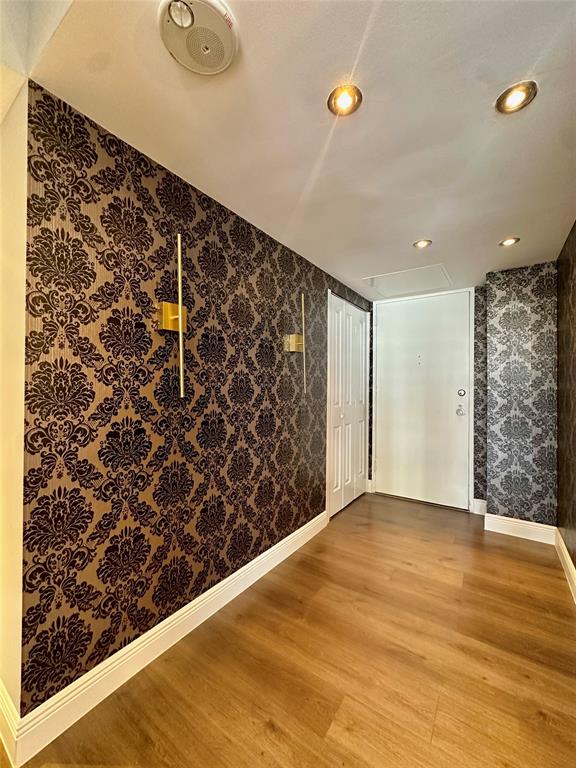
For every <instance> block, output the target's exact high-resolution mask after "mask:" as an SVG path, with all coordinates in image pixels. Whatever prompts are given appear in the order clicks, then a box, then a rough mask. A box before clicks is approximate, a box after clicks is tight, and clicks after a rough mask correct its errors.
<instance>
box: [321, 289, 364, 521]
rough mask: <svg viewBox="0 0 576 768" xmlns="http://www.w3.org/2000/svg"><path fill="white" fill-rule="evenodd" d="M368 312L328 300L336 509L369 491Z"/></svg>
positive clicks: (330, 448)
mask: <svg viewBox="0 0 576 768" xmlns="http://www.w3.org/2000/svg"><path fill="white" fill-rule="evenodd" d="M367 350H368V316H367V313H366V312H363V311H362V310H360V309H358V308H357V307H355V306H353V305H352V304H349V303H348V302H347V301H344V300H343V299H340V298H339V297H337V296H334V295H333V294H330V295H329V302H328V435H327V439H328V444H327V505H328V511H329V513H330V514H331V515H333V514H335V513H336V512H338V511H339V510H341V509H342V508H343V507H345V506H346V505H347V504H350V502H351V501H353V500H354V499H355V498H357V497H358V496H360V495H361V494H362V493H364V492H365V490H366V479H367V437H368V430H367V420H368V387H367V383H368V379H367V369H366V366H367V360H368V351H367Z"/></svg>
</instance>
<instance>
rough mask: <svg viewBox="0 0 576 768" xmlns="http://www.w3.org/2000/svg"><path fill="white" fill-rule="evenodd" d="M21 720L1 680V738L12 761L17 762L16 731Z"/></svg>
mask: <svg viewBox="0 0 576 768" xmlns="http://www.w3.org/2000/svg"><path fill="white" fill-rule="evenodd" d="M19 720H20V715H19V714H18V710H17V709H16V707H15V705H14V702H13V701H12V699H11V697H10V695H9V694H8V691H7V690H6V687H5V686H4V683H3V682H2V680H0V739H1V740H2V744H4V749H5V750H6V753H7V754H8V757H9V758H10V760H11V761H12V763H15V753H16V732H17V730H18V721H19ZM0 749H1V746H0Z"/></svg>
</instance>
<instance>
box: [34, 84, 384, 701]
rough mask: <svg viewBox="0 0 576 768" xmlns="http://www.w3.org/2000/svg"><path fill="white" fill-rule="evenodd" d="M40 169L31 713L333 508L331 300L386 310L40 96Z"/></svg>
mask: <svg viewBox="0 0 576 768" xmlns="http://www.w3.org/2000/svg"><path fill="white" fill-rule="evenodd" d="M28 160H29V200H28V225H29V232H28V253H27V267H28V270H27V275H28V277H27V280H28V282H27V345H26V361H27V375H26V423H25V484H24V498H25V522H24V552H25V561H24V621H23V624H24V648H23V673H22V681H23V693H22V707H21V709H22V713H23V714H24V713H26V712H29V711H30V710H32V709H33V708H34V707H35V706H37V705H38V704H40V703H41V702H43V701H45V700H46V699H48V698H49V697H50V696H52V695H53V694H54V693H56V692H57V691H58V690H61V689H62V688H63V687H64V686H66V685H68V684H69V683H70V682H72V681H73V680H74V679H76V678H77V677H79V676H80V675H82V674H83V673H85V672H86V671H88V670H89V669H90V668H91V667H93V666H94V665H96V664H98V663H99V662H101V661H103V660H104V659H105V658H107V657H108V656H110V655H111V654H113V653H114V652H115V651H117V650H119V649H120V648H122V647H123V646H125V645H126V644H128V643H129V642H131V641H132V640H134V639H135V638H136V637H138V636H139V635H140V634H141V633H143V632H145V631H146V630H148V629H150V628H151V627H153V626H154V625H155V624H156V623H157V622H158V621H160V620H161V619H163V618H165V617H166V616H169V615H170V614H171V613H173V612H174V611H176V610H177V609H178V608H180V607H181V606H183V605H184V604H186V603H187V602H188V601H190V600H192V599H193V598H195V597H197V596H198V595H200V594H201V593H202V592H203V591H205V590H206V589H208V588H209V587H211V586H213V585H214V584H216V583H217V582H218V581H220V580H221V579H223V578H225V577H226V576H228V575H229V574H231V573H233V572H234V571H235V570H237V569H238V568H240V567H241V566H242V565H244V564H245V563H247V562H249V561H250V560H251V559H253V558H254V557H256V556H257V555H258V554H260V553H261V552H263V551H264V550H266V549H268V548H269V547H270V546H272V545H273V544H275V543H276V542H278V541H279V540H281V539H282V538H284V537H285V536H286V535H288V534H289V533H290V532H292V531H293V530H295V529H296V528H298V527H300V526H301V525H303V524H304V523H306V522H307V521H308V520H310V519H312V518H313V517H314V516H315V515H317V514H319V513H320V512H322V511H323V509H324V506H325V499H324V495H325V433H326V430H325V426H326V425H325V402H326V401H325V397H326V332H327V329H326V310H327V289H328V288H330V289H331V290H332V291H334V292H336V293H338V294H340V295H342V296H343V297H344V298H346V299H348V300H350V301H353V302H355V303H357V304H358V305H360V306H361V307H362V308H363V309H370V302H368V301H366V300H365V299H362V298H361V297H360V296H358V295H357V294H355V293H354V292H353V291H351V290H350V289H348V288H346V287H345V286H343V285H341V284H340V283H338V282H337V281H336V280H334V279H333V278H331V277H330V276H329V275H327V274H326V273H324V272H322V271H321V270H320V269H317V268H316V267H314V266H313V265H312V264H310V263H309V262H307V261H305V260H304V259H302V258H301V257H299V256H297V255H296V254H295V253H293V252H292V251H290V250H289V249H287V248H285V247H284V246H282V245H281V244H279V243H277V242H276V241H274V240H273V239H272V238H270V237H269V236H267V235H265V234H264V233H263V232H261V231H259V230H258V229H256V228H255V227H253V226H252V225H250V224H248V223H247V222H246V221H244V220H243V219H241V218H239V217H238V216H236V215H235V214H233V213H231V212H230V211H229V210H227V209H226V208H224V207H222V206H221V205H219V204H218V203H217V202H215V201H214V200H212V199H210V198H208V197H207V196H206V195H203V194H202V193H200V192H198V191H197V190H196V189H194V188H193V187H191V186H190V185H189V184H187V183H186V182H184V181H183V180H182V179H179V178H178V177H176V176H174V175H173V174H171V173H169V172H168V171H166V170H165V169H164V168H162V167H160V166H159V165H157V164H156V163H154V162H152V161H151V160H149V159H148V158H147V157H145V156H144V155H142V154H141V153H139V152H138V151H137V150H135V149H134V148H132V147H130V146H128V145H126V144H125V143H123V142H122V141H120V140H119V139H117V138H116V137H115V136H112V135H111V134H109V133H107V132H106V131H104V130H103V129H102V128H100V127H98V126H97V125H95V124H94V123H93V122H91V121H90V120H88V119H87V118H85V117H84V116H82V115H81V114H79V113H78V112H76V111H74V110H73V109H72V108H71V107H69V106H68V105H67V104H64V103H63V102H62V101H60V100H58V99H56V98H55V97H53V96H52V95H50V94H49V93H47V92H46V91H44V90H43V89H41V88H40V87H39V86H37V85H35V84H31V86H30V113H29V158H28ZM178 232H181V233H182V239H183V246H184V302H185V305H186V307H187V310H188V324H187V330H186V339H185V348H186V351H185V363H186V376H185V379H186V382H185V384H186V396H185V398H184V399H181V398H180V396H179V382H178V366H177V346H176V338H175V335H174V334H171V333H163V332H159V331H158V330H156V329H155V328H154V305H155V303H156V302H157V301H159V300H168V301H174V300H175V296H176V268H175V256H174V254H175V238H176V234H177V233H178ZM300 291H304V293H305V294H306V304H307V361H306V362H307V369H308V382H309V386H308V392H309V394H308V395H307V396H304V394H303V389H302V357H301V356H300V355H290V354H287V353H284V351H283V346H282V336H283V334H285V333H290V332H295V331H298V330H299V329H300V303H299V302H300Z"/></svg>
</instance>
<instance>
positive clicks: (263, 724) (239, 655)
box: [28, 496, 576, 768]
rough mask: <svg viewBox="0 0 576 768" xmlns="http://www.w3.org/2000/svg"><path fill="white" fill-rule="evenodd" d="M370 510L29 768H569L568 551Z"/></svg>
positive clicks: (286, 567)
mask: <svg viewBox="0 0 576 768" xmlns="http://www.w3.org/2000/svg"><path fill="white" fill-rule="evenodd" d="M482 523H483V520H482V518H480V517H476V516H474V515H467V514H465V513H461V512H454V511H450V510H446V509H442V508H434V507H427V506H424V505H421V504H415V503H411V502H406V501H398V500H391V499H387V498H385V497H377V496H364V497H363V498H362V499H360V500H359V501H357V502H355V503H354V504H353V505H351V506H350V507H348V508H347V509H346V510H344V511H343V512H342V513H341V514H340V515H338V516H337V517H335V518H334V519H333V520H332V522H331V523H330V525H329V527H328V528H327V529H326V530H325V531H323V532H322V533H321V534H320V535H318V536H317V537H316V538H315V539H314V540H313V541H311V542H310V543H309V544H307V545H306V546H305V547H303V548H302V549H301V550H300V551H299V552H298V553H297V554H295V555H293V556H292V557H291V558H290V559H289V560H287V561H286V562H284V563H283V564H282V565H280V566H279V567H278V568H276V569H275V570H274V571H273V572H272V573H270V574H269V575H268V576H266V577H265V578H264V579H262V580H261V581H260V582H259V583H258V584H256V585H255V586H254V587H252V588H251V589H250V590H248V591H247V592H245V593H244V594H243V595H241V596H240V597H239V598H237V599H236V600H234V602H233V603H231V604H230V605H229V606H227V607H226V608H225V609H224V610H222V611H221V612H220V613H219V614H218V615H217V616H215V617H213V618H212V619H210V620H209V621H207V622H206V623H205V624H203V625H202V626H201V627H200V628H198V629H197V630H195V631H194V632H193V633H192V634H191V635H189V636H188V637H187V638H185V639H184V640H182V641H181V642H180V643H178V644H177V645H176V646H174V648H172V649H171V650H169V651H168V652H167V653H165V654H164V655H163V656H162V657H160V658H159V659H158V660H157V661H155V662H154V663H153V664H151V665H150V666H149V667H148V668H147V669H146V670H145V671H143V672H141V673H140V674H138V675H137V676H136V677H135V678H133V679H132V680H131V681H130V682H128V683H127V684H126V685H124V686H123V687H122V688H121V689H120V690H118V691H117V692H116V693H115V694H113V695H112V696H110V697H109V698H108V699H107V700H106V701H104V702H103V703H102V704H100V705H99V706H98V707H97V708H96V709H95V710H93V712H91V713H90V714H89V715H87V716H86V717H84V718H83V719H82V720H81V721H80V722H79V723H77V724H76V725H75V726H74V727H72V728H71V729H70V730H69V731H68V732H67V733H66V734H64V735H63V736H61V737H60V738H59V739H58V740H57V741H55V742H54V743H53V744H52V745H51V746H49V747H47V748H46V749H45V750H44V751H43V752H42V753H41V754H40V755H39V756H37V757H36V758H35V759H34V760H32V761H31V762H30V763H29V764H28V766H29V768H40V766H42V767H43V768H64V766H65V767H66V768H75V767H76V768H80V767H82V768H87V767H88V766H90V767H91V768H93V767H95V766H106V768H162V767H166V768H168V767H169V768H184V767H185V768H259V767H260V766H262V767H266V768H271V767H272V766H274V767H276V766H278V767H281V768H336V767H337V766H349V767H350V768H366V767H368V766H369V767H370V768H454V766H459V767H460V768H532V767H533V768H568V767H569V766H574V765H576V609H575V606H574V604H573V602H572V599H571V596H570V592H569V589H568V586H567V584H566V581H565V579H564V576H563V573H562V570H561V567H560V565H559V562H558V559H557V555H556V552H555V550H554V548H553V547H551V546H546V545H544V544H536V543H533V542H528V541H522V540H519V539H514V538H511V537H509V536H503V535H500V534H497V533H484V531H483V528H482Z"/></svg>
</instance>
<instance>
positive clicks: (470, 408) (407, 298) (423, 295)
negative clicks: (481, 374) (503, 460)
mask: <svg viewBox="0 0 576 768" xmlns="http://www.w3.org/2000/svg"><path fill="white" fill-rule="evenodd" d="M474 292H475V289H474V288H455V289H452V290H448V291H434V292H432V293H417V294H414V295H410V296H401V297H399V298H396V299H378V300H377V301H374V302H372V323H373V345H372V347H373V348H372V357H373V360H372V466H371V468H370V469H371V472H370V474H371V477H372V481H371V483H372V488H373V489H374V488H375V479H376V461H377V458H378V457H377V456H376V445H377V441H376V429H377V425H378V414H377V411H378V398H377V394H378V392H377V390H378V381H377V377H376V370H377V361H378V345H377V343H376V338H377V334H378V314H377V312H376V307H377V306H378V305H379V304H392V303H395V302H398V301H412V300H413V299H430V298H432V297H434V296H445V295H446V294H449V293H467V294H468V297H469V298H468V302H469V304H468V305H469V308H470V313H469V314H470V322H469V327H468V333H469V342H468V346H469V363H468V372H469V392H470V399H469V401H468V512H469V513H472V512H473V509H474Z"/></svg>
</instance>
